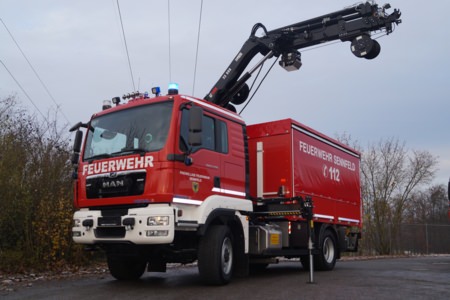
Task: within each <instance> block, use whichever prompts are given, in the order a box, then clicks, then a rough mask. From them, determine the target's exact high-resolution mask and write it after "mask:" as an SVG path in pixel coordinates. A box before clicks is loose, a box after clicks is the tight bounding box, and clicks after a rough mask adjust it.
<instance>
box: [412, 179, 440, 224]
mask: <svg viewBox="0 0 450 300" xmlns="http://www.w3.org/2000/svg"><path fill="white" fill-rule="evenodd" d="M447 211H448V199H447V189H446V187H445V186H444V185H434V186H431V187H429V188H428V189H426V190H425V191H418V192H415V193H414V194H413V195H411V199H410V201H408V203H407V207H406V215H405V221H407V222H408V223H420V224H425V223H428V224H447V223H448V217H447Z"/></svg>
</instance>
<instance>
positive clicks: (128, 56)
mask: <svg viewBox="0 0 450 300" xmlns="http://www.w3.org/2000/svg"><path fill="white" fill-rule="evenodd" d="M116 2H117V9H118V10H119V19H120V26H121V27H122V34H123V41H124V42H125V51H126V52H127V58H128V67H129V68H130V75H131V82H132V83H133V91H136V85H135V84H134V76H133V70H132V69H131V62H130V54H129V53H128V46H127V39H126V37H125V30H124V29H123V22H122V14H121V12H120V6H119V0H117V1H116Z"/></svg>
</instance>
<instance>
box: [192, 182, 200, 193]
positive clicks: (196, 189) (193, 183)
mask: <svg viewBox="0 0 450 300" xmlns="http://www.w3.org/2000/svg"><path fill="white" fill-rule="evenodd" d="M199 187H200V185H199V184H198V182H195V181H194V182H192V190H193V191H194V193H197V192H198V189H199Z"/></svg>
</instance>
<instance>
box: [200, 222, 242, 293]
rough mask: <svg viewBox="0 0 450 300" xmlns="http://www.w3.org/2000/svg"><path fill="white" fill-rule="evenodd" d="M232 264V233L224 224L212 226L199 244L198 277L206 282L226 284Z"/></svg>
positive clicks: (230, 274) (228, 280)
mask: <svg viewBox="0 0 450 300" xmlns="http://www.w3.org/2000/svg"><path fill="white" fill-rule="evenodd" d="M233 265H234V252H233V235H232V234H231V231H230V229H229V228H228V227H227V226H225V225H215V226H212V227H211V228H209V229H208V231H207V232H206V234H205V236H203V238H202V239H201V240H200V244H199V249H198V270H199V273H200V277H202V279H203V281H204V282H206V283H208V284H213V285H222V284H227V283H228V282H230V280H231V276H232V273H233Z"/></svg>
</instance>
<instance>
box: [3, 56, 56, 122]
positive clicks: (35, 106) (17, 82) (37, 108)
mask: <svg viewBox="0 0 450 300" xmlns="http://www.w3.org/2000/svg"><path fill="white" fill-rule="evenodd" d="M0 63H1V64H2V65H3V67H5V69H6V71H7V72H8V73H9V75H10V76H11V78H12V79H14V81H15V82H16V84H17V85H18V86H19V88H20V89H21V90H22V92H23V93H24V94H25V96H27V98H28V100H30V102H31V104H33V106H34V108H36V110H37V111H38V112H39V114H40V115H41V116H42V118H44V120H45V121H46V122H47V124H50V122H49V121H48V120H47V117H45V116H44V114H43V113H42V112H41V111H40V110H39V107H38V106H37V105H36V104H35V103H34V101H33V100H32V99H31V97H30V96H29V95H28V93H27V92H26V91H25V89H24V88H23V87H22V85H21V84H20V82H19V81H18V80H17V79H16V78H15V77H14V75H13V74H12V73H11V71H10V70H9V69H8V68H7V67H6V65H5V64H4V63H3V61H2V60H1V59H0Z"/></svg>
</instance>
